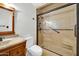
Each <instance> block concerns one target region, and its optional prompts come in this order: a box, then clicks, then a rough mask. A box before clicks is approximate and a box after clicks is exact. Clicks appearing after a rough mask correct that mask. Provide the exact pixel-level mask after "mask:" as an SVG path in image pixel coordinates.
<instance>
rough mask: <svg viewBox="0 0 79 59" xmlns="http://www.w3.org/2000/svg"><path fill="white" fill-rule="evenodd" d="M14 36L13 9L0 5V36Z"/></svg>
mask: <svg viewBox="0 0 79 59" xmlns="http://www.w3.org/2000/svg"><path fill="white" fill-rule="evenodd" d="M9 34H14V9H12V8H11V7H8V8H7V7H6V6H5V5H3V4H0V35H9Z"/></svg>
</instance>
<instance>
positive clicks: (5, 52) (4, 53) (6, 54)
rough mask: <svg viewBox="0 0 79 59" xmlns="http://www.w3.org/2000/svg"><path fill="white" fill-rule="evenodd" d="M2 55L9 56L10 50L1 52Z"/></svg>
mask: <svg viewBox="0 0 79 59" xmlns="http://www.w3.org/2000/svg"><path fill="white" fill-rule="evenodd" d="M0 56H9V50H5V51H2V52H0Z"/></svg>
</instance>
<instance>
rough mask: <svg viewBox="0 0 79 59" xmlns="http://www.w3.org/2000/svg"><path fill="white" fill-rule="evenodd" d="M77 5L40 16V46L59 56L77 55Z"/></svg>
mask: <svg viewBox="0 0 79 59" xmlns="http://www.w3.org/2000/svg"><path fill="white" fill-rule="evenodd" d="M75 24H76V5H71V6H68V7H65V8H62V9H59V10H56V11H53V12H51V13H48V14H44V15H41V16H39V20H38V45H40V46H41V47H43V48H44V49H47V50H49V51H51V52H54V53H56V54H59V55H76V52H75V50H76V37H75V36H74V26H75Z"/></svg>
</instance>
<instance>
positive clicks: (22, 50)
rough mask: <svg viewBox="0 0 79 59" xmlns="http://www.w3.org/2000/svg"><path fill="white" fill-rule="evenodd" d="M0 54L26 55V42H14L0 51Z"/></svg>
mask: <svg viewBox="0 0 79 59" xmlns="http://www.w3.org/2000/svg"><path fill="white" fill-rule="evenodd" d="M0 55H1V56H25V55H26V42H22V43H19V44H16V45H14V46H11V47H8V48H6V49H4V50H3V51H0Z"/></svg>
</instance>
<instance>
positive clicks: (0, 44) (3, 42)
mask: <svg viewBox="0 0 79 59" xmlns="http://www.w3.org/2000/svg"><path fill="white" fill-rule="evenodd" d="M10 42H11V40H7V41H1V42H0V46H4V45H7V44H9V43H10Z"/></svg>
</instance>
